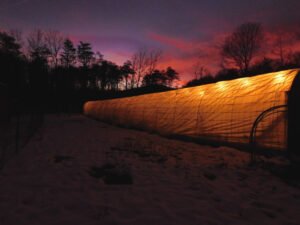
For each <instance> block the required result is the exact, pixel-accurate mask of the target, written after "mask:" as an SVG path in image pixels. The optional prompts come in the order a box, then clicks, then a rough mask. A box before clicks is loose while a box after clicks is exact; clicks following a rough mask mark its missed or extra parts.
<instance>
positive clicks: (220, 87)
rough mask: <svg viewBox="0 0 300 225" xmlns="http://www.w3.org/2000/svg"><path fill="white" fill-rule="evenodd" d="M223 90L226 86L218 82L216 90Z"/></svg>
mask: <svg viewBox="0 0 300 225" xmlns="http://www.w3.org/2000/svg"><path fill="white" fill-rule="evenodd" d="M225 88H226V85H225V84H224V82H219V83H218V89H220V90H224V89H225Z"/></svg>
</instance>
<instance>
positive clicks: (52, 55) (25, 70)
mask: <svg viewBox="0 0 300 225" xmlns="http://www.w3.org/2000/svg"><path fill="white" fill-rule="evenodd" d="M160 58H161V51H159V50H151V51H150V50H148V49H146V48H142V49H139V50H138V51H137V52H136V53H135V54H134V55H133V57H132V59H131V60H128V61H126V62H125V63H124V64H123V65H121V66H118V65H117V64H115V63H113V62H111V61H108V60H105V59H104V58H103V55H102V54H101V53H100V52H96V53H95V52H94V51H93V49H92V46H91V44H90V43H87V42H82V41H80V42H79V44H78V45H77V46H75V45H74V43H73V42H72V41H71V40H70V39H69V38H65V37H64V36H63V35H62V34H61V33H60V32H58V31H54V30H50V31H43V30H41V29H36V30H34V31H32V32H31V33H30V34H29V35H28V37H27V38H26V39H25V40H23V38H22V34H21V32H19V31H16V30H15V31H0V71H1V76H0V83H1V85H6V86H7V87H8V90H9V92H10V93H9V96H10V98H11V99H12V101H18V102H22V103H23V105H24V107H25V108H26V105H28V104H30V105H35V106H37V105H38V106H41V107H42V108H44V109H45V110H47V111H55V112H57V111H64V112H71V111H78V110H81V109H82V105H83V103H84V102H85V101H87V100H96V99H106V98H115V97H124V96H132V95H137V94H143V93H150V92H157V91H165V90H170V89H172V82H173V81H174V80H178V79H179V76H178V73H177V72H176V71H175V70H174V69H172V68H171V67H168V68H167V69H166V71H164V70H162V71H159V70H157V68H156V66H157V63H158V61H159V60H160ZM24 107H22V108H24Z"/></svg>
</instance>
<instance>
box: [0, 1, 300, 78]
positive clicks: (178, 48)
mask: <svg viewBox="0 0 300 225" xmlns="http://www.w3.org/2000/svg"><path fill="white" fill-rule="evenodd" d="M299 10H300V1H297V0H285V1H284V0H251V1H243V0H226V1H225V0H0V28H3V29H21V30H23V32H24V33H26V32H28V31H30V30H32V29H34V28H42V29H56V30H59V31H61V32H62V33H63V34H65V35H67V36H69V37H70V38H71V39H72V40H73V41H74V42H78V41H79V40H82V41H87V42H90V43H92V46H93V49H94V51H100V52H101V53H102V54H103V55H104V58H105V59H108V60H111V61H114V62H116V63H117V64H121V63H123V62H124V61H125V60H127V59H130V57H131V56H132V54H133V53H134V52H135V51H136V50H137V49H138V48H139V47H147V48H150V49H161V50H163V53H164V54H163V59H162V62H161V64H160V65H159V67H160V68H165V67H167V66H169V65H170V66H172V67H174V68H175V69H176V70H178V71H179V72H180V74H181V77H182V80H189V79H192V78H193V75H192V74H193V65H194V64H195V62H197V61H200V62H201V63H202V64H204V65H205V66H206V67H207V68H208V69H210V70H211V71H212V72H215V71H216V70H218V69H219V65H220V62H221V60H220V56H219V53H218V51H219V50H218V49H217V46H218V45H219V44H220V43H221V42H222V40H223V39H224V37H226V35H228V34H229V33H230V32H232V30H233V29H234V28H235V27H236V26H238V25H240V24H241V23H244V22H247V21H251V22H252V21H253V22H260V23H262V25H263V28H264V30H265V33H266V45H265V47H266V46H268V47H270V46H271V45H272V43H273V41H274V40H275V38H276V35H277V34H284V37H285V40H286V42H287V45H288V47H289V48H290V49H292V50H300V48H298V47H299V46H300V45H299V44H298V42H297V41H292V35H293V34H294V33H295V31H296V30H298V31H299V30H300V13H299ZM266 49H269V48H266ZM266 49H265V50H264V51H262V52H261V55H260V57H263V56H270V51H269V50H266Z"/></svg>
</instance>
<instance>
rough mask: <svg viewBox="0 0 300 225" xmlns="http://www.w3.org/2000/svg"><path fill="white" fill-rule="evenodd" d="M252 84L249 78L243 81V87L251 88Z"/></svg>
mask: <svg viewBox="0 0 300 225" xmlns="http://www.w3.org/2000/svg"><path fill="white" fill-rule="evenodd" d="M250 84H251V82H250V81H249V79H248V78H245V79H243V80H242V86H243V87H244V86H249V85H250Z"/></svg>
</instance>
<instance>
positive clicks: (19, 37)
mask: <svg viewBox="0 0 300 225" xmlns="http://www.w3.org/2000/svg"><path fill="white" fill-rule="evenodd" d="M8 34H9V35H10V36H12V37H13V38H14V39H15V41H16V43H18V44H19V45H20V46H22V45H23V44H24V40H23V32H22V31H21V30H19V29H11V30H9V32H8Z"/></svg>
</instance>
